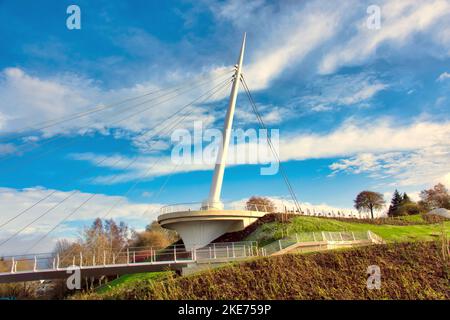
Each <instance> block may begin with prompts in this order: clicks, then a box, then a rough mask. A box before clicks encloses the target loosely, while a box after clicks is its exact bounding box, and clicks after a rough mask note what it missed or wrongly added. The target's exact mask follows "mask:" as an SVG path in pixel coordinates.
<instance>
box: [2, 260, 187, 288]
mask: <svg viewBox="0 0 450 320" xmlns="http://www.w3.org/2000/svg"><path fill="white" fill-rule="evenodd" d="M186 266H187V263H185V262H179V263H160V264H155V263H139V264H130V265H127V264H123V265H109V266H101V265H100V266H89V267H83V268H81V269H80V274H81V278H82V279H84V278H86V277H87V278H90V277H94V278H99V277H101V276H115V275H123V274H131V273H141V272H157V271H166V270H173V271H178V272H181V270H182V269H183V268H185V267H186ZM71 274H73V270H68V269H59V270H54V269H48V270H39V271H36V272H29V271H27V272H16V273H8V274H0V283H11V282H25V281H39V280H54V279H66V278H68V277H69V276H70V275H71Z"/></svg>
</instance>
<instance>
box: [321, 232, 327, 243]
mask: <svg viewBox="0 0 450 320" xmlns="http://www.w3.org/2000/svg"><path fill="white" fill-rule="evenodd" d="M322 240H323V241H327V237H326V236H325V231H322Z"/></svg>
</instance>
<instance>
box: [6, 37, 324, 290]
mask: <svg viewBox="0 0 450 320" xmlns="http://www.w3.org/2000/svg"><path fill="white" fill-rule="evenodd" d="M244 49H245V35H244V39H243V42H242V46H241V50H240V54H239V58H238V61H237V64H236V65H235V66H234V67H233V68H224V70H223V71H221V72H216V73H214V74H212V75H211V74H206V75H203V76H199V77H197V78H193V79H191V80H190V81H189V82H188V83H183V84H179V85H177V86H174V87H170V88H165V89H157V90H154V91H150V92H145V93H143V94H140V95H138V96H134V97H129V98H127V99H124V100H122V101H118V102H114V103H111V104H108V105H101V106H97V107H94V108H92V109H90V110H86V111H83V112H78V113H75V114H72V115H69V116H65V117H61V118H57V119H53V120H50V121H45V122H41V123H37V124H36V125H32V126H28V127H25V128H23V129H22V130H20V131H19V132H18V133H15V134H12V135H10V136H6V137H0V142H1V143H4V142H11V141H22V140H21V139H22V138H23V137H27V136H29V135H30V134H31V133H36V132H44V131H45V130H49V129H53V128H64V125H66V124H70V123H73V122H74V121H79V120H81V119H83V121H84V122H86V125H85V129H88V128H90V127H91V126H95V124H96V122H97V121H99V119H101V121H102V122H104V123H107V124H108V127H110V128H114V127H115V126H118V125H119V124H122V123H125V122H127V121H130V119H134V118H136V117H141V118H142V117H145V116H147V115H148V114H147V113H148V112H152V114H153V115H158V112H159V110H161V109H158V108H164V107H165V106H167V104H169V103H172V102H173V101H175V100H177V101H182V98H183V97H184V96H185V95H192V93H193V92H197V91H201V94H198V95H197V96H196V97H195V98H194V99H190V101H189V102H188V103H182V105H181V106H179V107H177V108H176V109H175V110H173V111H172V112H171V113H170V114H168V115H167V116H166V117H164V118H163V119H161V120H159V121H158V122H157V123H156V124H155V125H153V126H151V127H145V128H144V129H141V130H139V131H138V132H136V133H135V136H134V138H140V139H141V141H143V144H144V145H145V147H146V151H147V152H150V151H156V150H157V146H156V144H157V143H158V142H159V141H160V140H161V139H165V138H167V137H168V136H170V134H171V133H172V132H173V131H174V130H175V129H177V128H179V127H180V126H181V125H182V124H183V123H184V122H185V121H187V120H189V119H190V120H192V117H193V116H195V117H199V116H200V115H202V116H204V117H208V116H210V115H212V114H215V113H219V114H223V113H224V110H221V109H220V108H218V107H217V106H213V104H212V103H210V102H211V101H212V100H213V99H214V98H217V97H222V96H223V94H224V93H225V92H226V90H230V89H231V93H230V99H229V102H228V108H227V110H226V114H225V118H224V129H223V134H224V136H223V141H222V144H221V148H219V152H218V155H217V163H216V166H215V170H214V175H213V178H212V182H211V189H210V193H209V197H208V198H207V199H206V200H204V201H203V202H201V203H199V204H196V205H195V206H194V207H190V208H189V209H188V210H180V207H177V206H173V207H172V206H169V207H165V208H163V210H164V211H163V212H162V214H161V215H160V217H159V218H158V220H159V222H160V224H161V225H162V226H163V227H165V228H169V229H173V230H176V231H177V232H178V234H179V235H180V236H181V238H182V240H183V243H184V245H183V247H182V248H181V247H177V246H174V247H173V248H170V247H169V248H167V249H166V250H169V251H170V252H169V253H167V252H165V251H164V250H163V251H161V250H160V251H157V250H153V249H150V251H151V252H150V254H149V256H145V252H146V251H145V250H146V249H145V248H139V250H133V248H129V247H127V248H123V250H125V251H121V252H119V253H114V252H113V251H112V250H108V249H105V250H103V252H100V253H96V254H93V252H94V250H92V252H91V254H88V256H90V257H87V256H86V255H85V256H84V257H83V256H80V257H75V256H74V255H73V254H72V253H71V252H69V253H68V254H67V253H66V254H65V256H64V257H61V256H60V255H59V253H58V252H55V253H52V254H46V255H42V254H33V253H32V252H33V250H35V249H36V248H37V247H38V246H39V245H40V244H41V243H42V242H43V241H44V240H46V239H47V238H48V237H49V236H50V235H51V234H52V233H54V232H55V231H57V230H59V229H61V227H62V226H64V225H65V224H66V223H67V222H68V221H70V220H71V219H73V218H74V217H76V215H77V214H79V213H80V211H81V210H82V209H83V208H84V207H86V205H87V204H89V203H90V202H92V201H93V199H94V198H95V197H97V196H98V194H97V193H93V194H90V195H89V196H87V197H80V193H81V192H80V191H79V190H74V191H71V192H67V193H66V194H65V195H64V197H63V198H62V199H58V201H55V200H54V199H56V194H57V190H54V191H50V192H48V193H47V194H46V195H45V196H43V197H42V198H40V199H38V200H37V201H35V202H34V203H32V204H30V205H29V206H27V207H26V208H24V209H22V210H21V211H20V212H17V213H15V214H13V215H12V216H10V217H8V218H7V219H6V220H0V232H1V231H4V230H6V229H7V228H10V226H11V225H12V224H13V223H14V224H17V225H19V226H18V227H17V228H15V229H14V230H12V231H11V232H10V233H9V234H8V236H7V237H5V238H0V257H2V256H3V258H2V259H3V261H6V262H7V264H8V266H9V269H10V270H9V272H6V273H5V274H2V275H0V282H1V281H6V280H7V279H10V280H11V279H12V280H13V281H19V280H18V279H23V281H25V280H30V279H34V280H37V279H39V280H41V279H46V278H50V277H60V276H61V277H62V276H63V275H65V276H67V274H65V272H66V271H67V270H68V268H70V266H78V267H79V268H81V270H83V272H84V274H85V275H86V276H94V275H100V274H103V275H106V274H111V273H114V274H122V273H133V272H142V270H144V271H145V270H147V271H151V270H153V271H154V270H160V269H163V268H170V269H176V270H178V269H179V268H181V267H183V266H185V265H187V264H192V263H198V262H199V261H201V260H202V259H203V258H202V257H203V254H207V253H210V252H211V250H213V253H214V255H213V258H211V257H209V259H213V260H216V261H217V259H219V258H218V255H219V256H221V259H225V261H228V260H230V259H236V258H238V257H242V254H243V256H244V257H248V256H249V255H250V256H253V255H255V254H257V251H256V252H255V250H254V249H253V247H254V246H253V245H250V246H248V245H244V248H243V249H242V250H241V251H240V252H241V253H242V254H241V256H239V252H238V253H237V254H236V247H235V244H232V245H231V246H232V247H229V246H228V244H222V249H220V250H222V251H217V248H216V246H217V245H216V244H214V245H213V249H211V247H210V246H209V243H211V241H213V240H214V239H216V238H217V237H219V236H220V235H222V234H224V233H226V232H231V231H237V230H242V229H244V228H245V227H246V226H248V225H249V224H251V223H252V222H254V221H256V219H258V218H260V217H262V216H263V215H265V214H266V213H268V212H269V211H270V210H266V209H264V208H256V207H255V208H238V209H232V210H230V209H227V208H225V205H224V203H223V202H222V201H221V199H220V195H221V189H222V182H223V177H224V170H225V166H226V159H227V151H228V145H229V142H230V130H231V128H232V123H233V117H234V110H235V105H236V99H237V95H238V91H239V85H240V84H241V85H242V89H243V90H244V92H245V96H246V97H247V99H248V102H249V104H250V106H251V108H252V111H253V112H254V114H255V116H256V119H257V123H258V125H259V127H260V128H263V129H267V126H266V125H265V123H264V120H263V117H262V115H261V113H260V112H259V111H258V107H257V104H256V102H255V100H254V98H253V95H252V93H251V91H250V89H249V86H248V84H247V82H246V80H245V76H244V74H243V71H242V66H243V57H244ZM200 107H201V108H202V111H204V112H202V113H200V115H199V113H198V112H197V111H198V110H199V108H200ZM63 132H64V130H61V133H54V134H52V135H51V137H50V138H46V139H45V138H43V140H42V142H41V143H40V144H38V145H35V144H29V143H27V142H24V143H22V144H20V145H19V146H18V149H19V151H20V152H22V153H26V152H29V151H34V150H35V149H36V148H38V147H39V146H48V149H47V150H45V151H43V152H40V153H39V152H38V153H35V152H33V155H32V156H30V157H28V158H27V159H26V161H36V160H39V159H40V158H42V157H43V156H45V155H47V154H49V153H53V152H58V151H61V150H63V149H64V148H67V147H70V146H71V145H73V144H74V143H75V142H74V141H69V142H67V141H64V137H65V136H64V133H63ZM60 142H61V143H60ZM267 142H268V146H269V148H270V150H271V152H272V154H273V157H274V158H275V159H276V161H277V162H278V164H279V169H280V175H281V176H282V179H283V181H284V183H285V184H286V187H287V190H288V192H289V195H290V197H291V200H290V201H291V204H292V207H291V208H289V211H291V212H293V213H298V214H308V215H318V216H320V215H321V214H320V213H319V212H318V213H316V212H315V211H314V212H310V211H309V210H307V211H303V210H302V208H301V207H300V204H299V202H298V200H297V197H296V194H295V192H294V189H293V187H292V185H291V183H290V181H289V178H288V175H287V173H286V172H285V170H284V168H283V166H282V165H281V160H280V157H279V154H278V152H277V150H276V149H275V148H274V145H273V143H272V141H271V138H270V137H269V136H267ZM112 148H118V147H117V146H114V145H113V146H112ZM116 151H119V150H116ZM11 157H13V155H10V156H5V157H3V158H0V161H3V160H6V159H10V158H11ZM139 160H141V156H140V155H137V156H134V157H131V158H126V157H121V156H116V155H114V156H104V157H101V158H100V159H96V160H95V162H94V163H93V165H92V166H90V167H89V168H87V169H86V170H82V171H81V172H73V173H72V172H70V173H69V174H68V175H67V176H66V177H64V178H63V179H62V180H64V181H65V182H64V184H63V186H62V187H61V188H60V189H66V188H70V187H71V185H72V183H73V181H74V180H78V179H80V178H81V177H85V176H87V175H89V174H91V173H93V172H95V170H97V168H98V167H100V166H102V165H104V164H106V163H108V164H109V165H110V166H112V167H114V166H115V165H120V168H121V169H122V170H127V169H129V168H132V166H133V165H135V164H136V163H137V162H138V161H139ZM26 161H25V162H26ZM160 161H162V158H159V159H157V160H155V162H154V163H152V164H151V165H149V166H148V168H147V170H146V171H145V173H144V174H142V176H140V177H139V178H137V179H136V181H134V182H133V183H132V184H131V185H130V186H129V187H128V188H127V190H126V191H125V192H124V193H123V194H122V197H121V198H119V199H118V200H117V201H115V202H113V203H111V204H110V206H109V208H107V209H105V211H104V212H102V213H101V214H100V216H99V218H100V219H102V220H103V219H107V218H108V217H109V216H110V215H111V213H112V212H114V209H116V208H117V207H118V206H119V205H120V204H121V202H122V201H123V199H125V198H126V197H127V196H128V195H129V194H130V193H131V192H133V191H134V190H135V189H136V188H137V187H138V185H139V184H140V183H141V182H142V181H144V180H146V179H147V178H148V177H149V176H151V174H152V173H153V171H154V170H155V167H156V166H157V165H158V164H159V162H160ZM21 165H24V161H22V162H21ZM177 166H178V164H173V168H172V172H170V173H169V174H167V176H166V179H165V181H164V182H163V184H162V185H161V187H160V189H159V190H158V192H156V194H155V196H154V197H155V198H157V197H158V196H159V195H160V194H161V192H162V191H163V189H164V188H165V186H166V184H167V183H168V181H169V179H170V177H171V175H172V173H173V172H175V170H176V169H177ZM18 169H19V167H18V166H15V165H13V166H12V167H9V168H8V170H13V171H14V170H18ZM119 179H120V172H118V173H115V174H112V175H111V176H108V177H107V178H106V181H105V182H106V183H107V184H112V183H115V182H117V181H118V180H119ZM78 198H80V199H79V201H78V202H77V201H76V200H77V199H78ZM51 201H54V202H53V204H52V205H48V202H51ZM69 201H75V202H77V204H76V205H75V207H74V208H72V209H70V210H67V211H66V210H63V211H64V215H63V217H62V218H61V217H56V216H55V212H56V211H57V210H59V209H61V208H62V207H63V205H64V204H65V203H67V202H69ZM41 208H45V209H42V210H41ZM36 210H41V211H40V213H39V214H37V215H31V214H30V213H31V212H32V211H36ZM150 210H151V207H150V205H148V207H147V208H146V209H145V211H144V212H143V213H142V215H145V214H147V213H148V212H149V211H150ZM271 210H272V211H273V209H271ZM287 210H288V209H287V208H284V209H281V210H279V211H287ZM49 218H53V219H54V220H52V223H51V225H50V227H49V228H48V229H46V230H45V232H44V233H43V234H39V235H38V236H37V239H35V240H34V241H33V243H32V244H31V245H30V246H29V247H28V248H26V249H25V250H24V252H22V253H20V254H21V256H19V255H12V256H10V257H6V256H5V255H4V254H2V250H4V248H5V246H6V245H7V244H11V243H14V241H15V240H16V239H18V237H19V236H21V235H23V234H24V233H26V232H27V231H28V230H30V229H31V228H33V227H35V226H36V225H38V224H39V223H40V222H42V221H43V220H44V219H49ZM85 245H86V246H87V247H88V248H92V246H93V243H86V244H85ZM219 246H220V245H219ZM248 248H250V253H249V252H247V250H249V249H248ZM205 250H206V251H205ZM224 250H225V251H226V252H227V255H226V256H225V257H224V256H223V255H224V252H225V251H224ZM125 252H126V255H125ZM205 252H206V253H205ZM147 253H148V252H147ZM130 254H131V255H130ZM136 254H138V256H137V259H138V260H136ZM124 255H125V256H124ZM66 256H67V257H66ZM68 257H72V258H70V259H71V260H70V261H67V259H68ZM162 257H166V258H164V259H163V258H162ZM86 259H87V260H86ZM140 259H144V260H143V261H140ZM203 260H205V259H203ZM76 261H78V262H76ZM89 261H90V262H89ZM23 266H27V267H28V268H29V269H28V270H21V268H23ZM1 279H3V280H1ZM5 279H6V280H5Z"/></svg>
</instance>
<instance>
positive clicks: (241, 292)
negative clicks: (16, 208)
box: [76, 241, 450, 299]
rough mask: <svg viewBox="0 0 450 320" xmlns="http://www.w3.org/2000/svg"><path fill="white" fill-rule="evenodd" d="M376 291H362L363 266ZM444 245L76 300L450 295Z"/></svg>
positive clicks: (266, 263)
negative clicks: (377, 284)
mask: <svg viewBox="0 0 450 320" xmlns="http://www.w3.org/2000/svg"><path fill="white" fill-rule="evenodd" d="M370 265H378V266H379V267H380V269H381V289H380V290H377V289H373V290H369V289H367V274H366V272H367V267H368V266H370ZM449 269H450V268H449V258H448V245H447V246H446V247H445V246H443V244H442V242H437V241H436V242H417V243H401V244H389V245H377V246H372V247H365V248H358V249H351V250H342V251H329V252H321V253H313V254H307V255H299V254H297V255H295V254H288V255H282V256H276V257H268V258H261V259H256V260H253V261H248V262H245V263H242V264H237V265H233V266H227V267H223V268H220V269H216V270H210V271H206V272H202V273H200V274H196V275H192V276H188V277H180V278H175V277H173V276H171V275H170V274H169V276H168V277H166V278H165V279H164V280H162V281H147V282H139V283H134V284H133V285H132V286H123V287H118V288H116V289H114V290H110V291H108V292H106V293H104V294H98V293H87V294H81V295H77V296H76V298H81V299H450V282H449V280H450V278H449V273H450V271H449Z"/></svg>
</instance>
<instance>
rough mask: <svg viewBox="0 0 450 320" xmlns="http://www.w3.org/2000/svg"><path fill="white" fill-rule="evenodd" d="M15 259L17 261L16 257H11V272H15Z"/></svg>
mask: <svg viewBox="0 0 450 320" xmlns="http://www.w3.org/2000/svg"><path fill="white" fill-rule="evenodd" d="M14 261H15V260H14V257H12V259H11V273H14V264H15V262H14Z"/></svg>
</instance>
